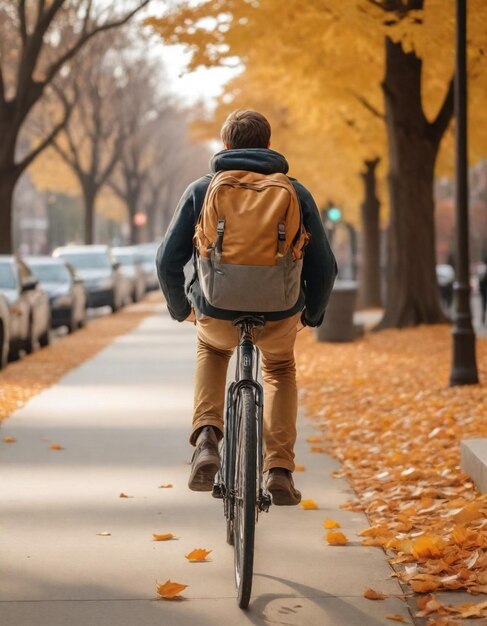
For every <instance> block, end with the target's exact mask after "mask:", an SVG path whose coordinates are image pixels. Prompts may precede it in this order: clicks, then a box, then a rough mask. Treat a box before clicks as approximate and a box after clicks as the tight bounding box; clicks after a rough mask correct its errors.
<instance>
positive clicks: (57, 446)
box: [49, 443, 64, 450]
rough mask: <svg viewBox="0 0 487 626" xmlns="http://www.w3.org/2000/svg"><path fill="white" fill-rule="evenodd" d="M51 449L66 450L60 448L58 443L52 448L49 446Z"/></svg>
mask: <svg viewBox="0 0 487 626" xmlns="http://www.w3.org/2000/svg"><path fill="white" fill-rule="evenodd" d="M49 448H50V449H51V450H64V448H63V447H62V446H60V445H59V444H58V443H53V444H52V445H51V446H49Z"/></svg>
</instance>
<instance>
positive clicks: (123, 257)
mask: <svg viewBox="0 0 487 626" xmlns="http://www.w3.org/2000/svg"><path fill="white" fill-rule="evenodd" d="M113 256H114V257H115V259H116V260H117V261H118V262H119V263H120V265H135V263H136V258H135V254H131V253H121V254H118V253H117V254H114V255H113Z"/></svg>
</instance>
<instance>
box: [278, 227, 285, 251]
mask: <svg viewBox="0 0 487 626" xmlns="http://www.w3.org/2000/svg"><path fill="white" fill-rule="evenodd" d="M277 240H278V251H279V254H284V248H285V247H286V224H283V223H282V222H281V223H280V224H278V226H277Z"/></svg>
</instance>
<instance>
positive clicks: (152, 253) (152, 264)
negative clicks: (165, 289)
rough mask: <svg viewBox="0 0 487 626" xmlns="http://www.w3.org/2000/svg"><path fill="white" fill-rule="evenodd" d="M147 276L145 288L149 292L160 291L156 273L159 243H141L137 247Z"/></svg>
mask: <svg viewBox="0 0 487 626" xmlns="http://www.w3.org/2000/svg"><path fill="white" fill-rule="evenodd" d="M136 248H137V252H138V253H139V257H140V261H141V264H142V271H143V272H144V276H145V288H146V289H147V291H152V290H154V289H159V281H158V279H157V272H156V252H157V249H158V248H159V244H158V243H141V244H139V245H138V246H136Z"/></svg>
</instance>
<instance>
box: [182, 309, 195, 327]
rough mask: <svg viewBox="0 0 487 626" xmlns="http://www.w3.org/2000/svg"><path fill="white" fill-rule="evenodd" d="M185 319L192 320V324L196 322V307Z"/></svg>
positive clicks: (186, 320)
mask: <svg viewBox="0 0 487 626" xmlns="http://www.w3.org/2000/svg"><path fill="white" fill-rule="evenodd" d="M184 321H185V322H190V323H191V324H194V323H195V322H196V315H195V312H194V309H191V313H190V314H189V315H188V317H187V318H186V319H185V320H184Z"/></svg>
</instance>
